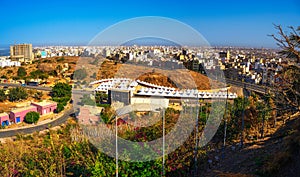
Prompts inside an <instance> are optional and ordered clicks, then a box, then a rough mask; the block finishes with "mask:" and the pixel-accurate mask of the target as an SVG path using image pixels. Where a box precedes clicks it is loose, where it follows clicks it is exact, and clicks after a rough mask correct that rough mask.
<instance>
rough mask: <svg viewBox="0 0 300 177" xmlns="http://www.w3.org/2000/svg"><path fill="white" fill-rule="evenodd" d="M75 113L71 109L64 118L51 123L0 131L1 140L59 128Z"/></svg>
mask: <svg viewBox="0 0 300 177" xmlns="http://www.w3.org/2000/svg"><path fill="white" fill-rule="evenodd" d="M73 112H74V110H73V108H71V109H70V110H67V111H66V112H65V114H64V115H63V116H62V117H60V118H57V119H55V120H53V121H52V122H50V123H46V124H41V125H36V126H34V127H27V128H22V129H12V130H9V129H7V130H3V131H0V138H5V137H11V136H16V135H18V134H30V133H33V132H37V131H41V130H45V129H47V128H51V127H54V126H58V125H60V124H62V123H64V122H65V121H66V120H67V119H68V118H69V117H70V114H72V113H73Z"/></svg>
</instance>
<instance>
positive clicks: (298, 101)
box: [271, 25, 300, 110]
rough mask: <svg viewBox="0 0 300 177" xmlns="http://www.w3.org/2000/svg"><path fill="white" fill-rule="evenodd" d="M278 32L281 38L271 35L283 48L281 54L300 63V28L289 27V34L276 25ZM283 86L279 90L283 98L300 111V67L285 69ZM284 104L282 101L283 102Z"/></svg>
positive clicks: (282, 79)
mask: <svg viewBox="0 0 300 177" xmlns="http://www.w3.org/2000/svg"><path fill="white" fill-rule="evenodd" d="M274 26H275V29H276V30H277V31H278V34H279V37H278V36H275V35H274V34H273V35H271V36H272V37H273V39H274V40H275V41H276V42H277V45H278V46H279V47H280V48H281V51H280V54H281V55H282V56H285V57H287V58H290V59H295V60H296V62H297V63H298V64H299V63H300V26H299V27H298V28H297V29H295V28H294V27H292V26H289V27H288V28H289V30H290V31H289V34H286V32H284V31H283V29H282V27H281V26H280V25H274ZM280 79H281V84H280V85H278V88H277V90H278V91H280V93H281V95H282V96H281V98H283V100H285V101H286V102H287V103H288V104H289V105H291V106H293V107H297V109H298V110H299V109H300V106H299V105H300V67H299V65H290V66H288V67H285V68H284V70H283V72H282V74H281V77H280ZM281 102H282V101H281Z"/></svg>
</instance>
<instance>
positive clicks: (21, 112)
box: [9, 106, 37, 123]
mask: <svg viewBox="0 0 300 177" xmlns="http://www.w3.org/2000/svg"><path fill="white" fill-rule="evenodd" d="M31 111H35V112H37V107H35V106H29V107H24V108H18V109H15V110H11V111H10V113H9V119H10V120H11V121H12V122H15V123H19V122H23V121H24V119H25V116H26V114H27V113H28V112H31Z"/></svg>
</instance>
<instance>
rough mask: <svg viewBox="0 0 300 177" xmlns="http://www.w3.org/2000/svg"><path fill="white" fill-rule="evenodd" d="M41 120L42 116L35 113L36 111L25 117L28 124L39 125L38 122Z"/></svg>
mask: <svg viewBox="0 0 300 177" xmlns="http://www.w3.org/2000/svg"><path fill="white" fill-rule="evenodd" d="M39 118H40V114H39V113H37V112H35V111H31V112H28V113H27V114H26V116H25V120H24V121H25V122H26V123H29V124H32V123H37V121H38V120H39Z"/></svg>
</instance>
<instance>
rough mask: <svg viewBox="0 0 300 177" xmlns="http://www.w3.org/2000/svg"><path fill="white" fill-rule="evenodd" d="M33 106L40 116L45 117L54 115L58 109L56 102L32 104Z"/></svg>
mask: <svg viewBox="0 0 300 177" xmlns="http://www.w3.org/2000/svg"><path fill="white" fill-rule="evenodd" d="M31 105H32V106H35V107H36V108H37V112H38V113H40V115H45V114H49V113H52V112H54V111H55V110H56V108H57V103H55V102H45V101H43V102H38V103H31Z"/></svg>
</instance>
